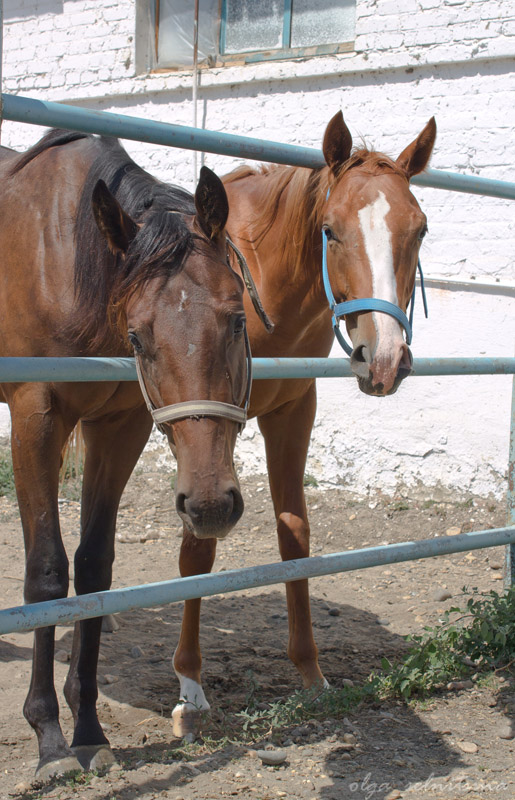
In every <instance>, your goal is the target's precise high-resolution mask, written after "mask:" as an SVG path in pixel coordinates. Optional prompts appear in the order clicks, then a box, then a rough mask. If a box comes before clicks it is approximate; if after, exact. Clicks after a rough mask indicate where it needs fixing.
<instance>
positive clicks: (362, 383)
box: [350, 343, 413, 397]
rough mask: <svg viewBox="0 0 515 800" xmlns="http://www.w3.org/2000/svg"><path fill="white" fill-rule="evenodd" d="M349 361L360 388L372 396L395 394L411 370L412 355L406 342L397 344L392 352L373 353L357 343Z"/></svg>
mask: <svg viewBox="0 0 515 800" xmlns="http://www.w3.org/2000/svg"><path fill="white" fill-rule="evenodd" d="M350 363H351V369H352V371H353V373H354V374H355V376H356V377H357V379H358V386H359V388H360V390H361V391H362V392H363V393H364V394H368V395H373V396H374V397H386V396H388V395H391V394H395V392H396V391H397V389H398V388H399V386H400V385H401V383H402V381H403V380H404V378H407V377H408V375H411V373H412V371H413V356H412V355H411V350H410V349H409V347H408V345H407V344H406V343H402V344H399V347H398V348H396V349H395V350H394V351H393V352H388V353H383V354H380V353H377V352H376V353H375V354H374V355H372V354H371V353H370V350H369V348H368V347H367V346H366V345H364V344H362V345H359V346H358V347H355V348H354V350H353V351H352V355H351V359H350Z"/></svg>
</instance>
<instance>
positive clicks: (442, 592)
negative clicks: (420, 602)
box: [433, 589, 452, 603]
mask: <svg viewBox="0 0 515 800" xmlns="http://www.w3.org/2000/svg"><path fill="white" fill-rule="evenodd" d="M451 597H452V592H449V590H448V589H437V590H436V592H434V593H433V600H436V602H437V603H443V601H444V600H449V599H450V598H451Z"/></svg>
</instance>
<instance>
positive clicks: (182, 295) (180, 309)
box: [179, 289, 188, 311]
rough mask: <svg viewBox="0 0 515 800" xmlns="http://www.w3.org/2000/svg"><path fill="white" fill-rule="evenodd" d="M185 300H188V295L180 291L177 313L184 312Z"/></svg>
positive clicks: (182, 290)
mask: <svg viewBox="0 0 515 800" xmlns="http://www.w3.org/2000/svg"><path fill="white" fill-rule="evenodd" d="M187 299H188V295H187V294H186V292H185V291H184V289H181V302H180V303H179V311H184V308H185V306H186V300H187Z"/></svg>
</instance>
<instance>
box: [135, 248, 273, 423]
mask: <svg viewBox="0 0 515 800" xmlns="http://www.w3.org/2000/svg"><path fill="white" fill-rule="evenodd" d="M227 245H228V247H231V248H232V250H233V251H234V253H235V255H236V259H237V261H238V264H239V267H240V270H241V273H242V276H243V281H244V283H245V286H246V288H247V291H248V293H249V295H250V298H251V300H252V304H253V306H254V308H255V310H256V313H257V315H258V317H259V318H260V320H261V321H262V323H263V325H264V326H265V328H266V329H267V331H268V332H269V333H271V332H272V331H273V329H274V325H273V323H272V322H271V321H270V319H269V317H268V316H267V314H266V312H265V310H264V308H263V306H262V304H261V300H260V298H259V295H258V292H257V289H256V285H255V283H254V280H253V278H252V275H251V274H250V270H249V268H248V266H247V262H246V261H245V258H244V257H243V255H242V254H241V253H240V251H239V250H238V248H237V247H236V245H235V244H234V243H233V242H232V241H231V239H230V238H229V236H227ZM244 336H245V359H246V364H247V385H246V389H245V400H244V403H243V406H237V405H233V404H232V403H222V402H220V401H219V400H188V401H186V402H184V403H172V404H171V405H168V406H161V407H160V408H156V406H155V405H154V404H153V402H152V400H151V399H150V397H149V395H148V392H147V388H146V386H145V381H144V378H143V373H142V371H141V365H140V360H139V356H138V354H137V353H136V354H135V362H136V372H137V375H138V381H139V385H140V389H141V393H142V395H143V398H144V400H145V403H146V404H147V408H148V410H149V412H150V414H151V416H152V419H153V420H154V422H155V424H156V427H157V429H158V430H160V431H161V433H166V430H165V428H164V426H163V423H165V422H177V421H178V420H180V419H187V418H192V419H200V418H201V417H223V418H224V419H228V420H230V421H231V422H236V424H237V425H238V430H239V432H240V433H241V431H242V430H243V428H244V427H245V423H246V421H247V409H248V407H249V402H250V392H251V389H252V353H251V351H250V342H249V336H248V333H247V328H246V327H245V330H244Z"/></svg>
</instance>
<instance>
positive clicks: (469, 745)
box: [457, 742, 479, 753]
mask: <svg viewBox="0 0 515 800" xmlns="http://www.w3.org/2000/svg"><path fill="white" fill-rule="evenodd" d="M457 745H458V747H459V748H460V750H461V751H462V752H463V753H477V751H478V750H479V748H478V746H477V744H475V743H474V742H457Z"/></svg>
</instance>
